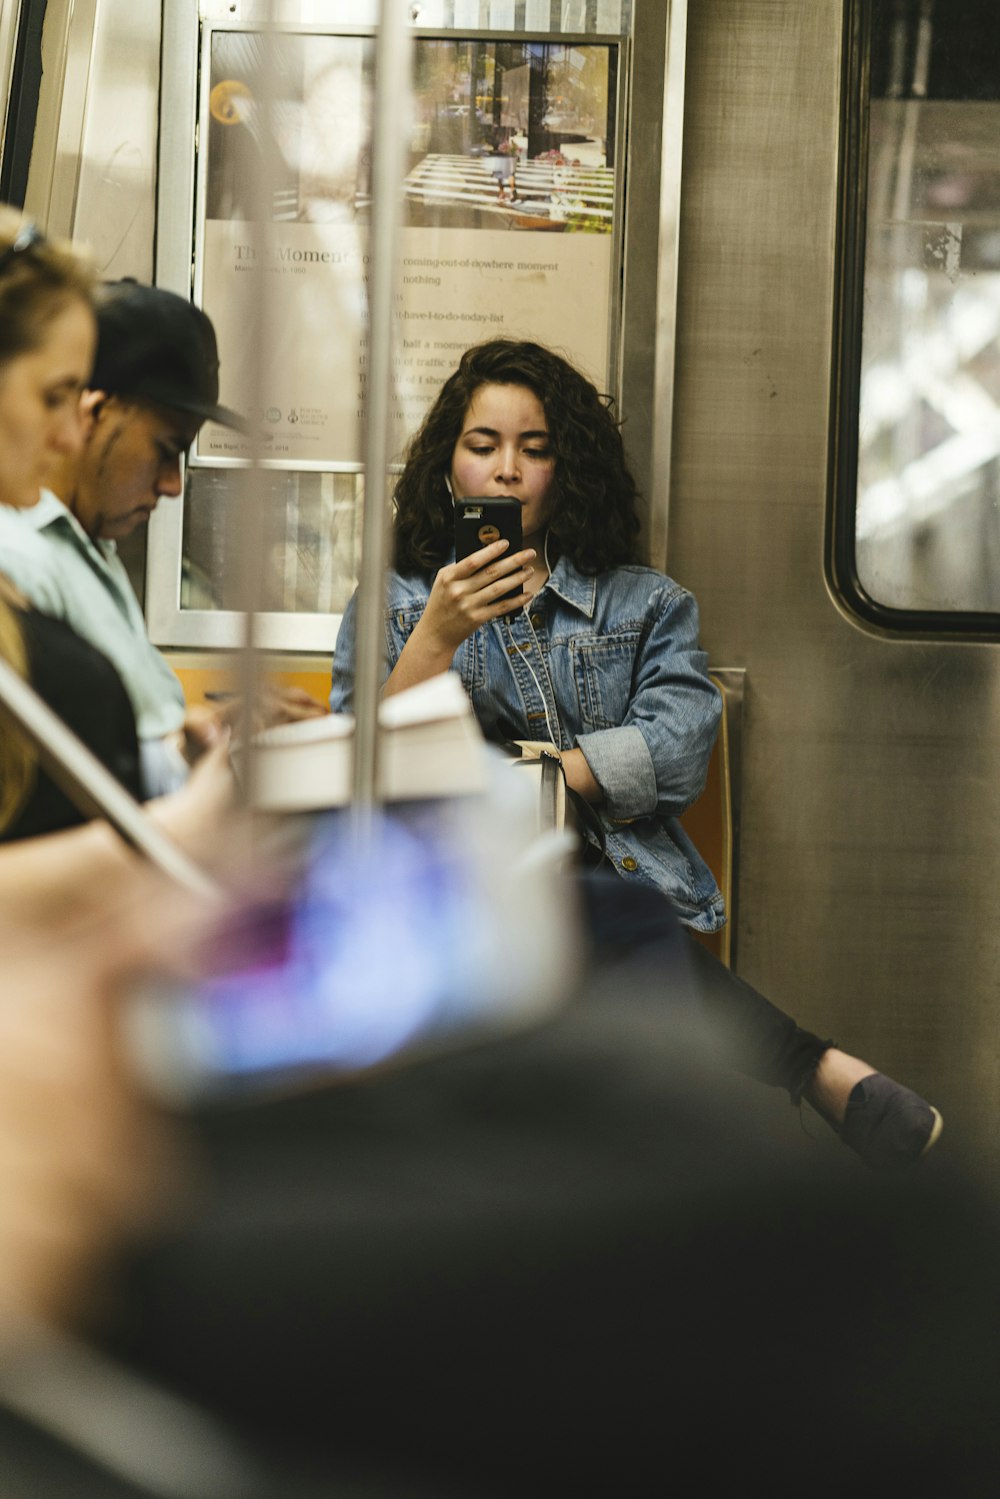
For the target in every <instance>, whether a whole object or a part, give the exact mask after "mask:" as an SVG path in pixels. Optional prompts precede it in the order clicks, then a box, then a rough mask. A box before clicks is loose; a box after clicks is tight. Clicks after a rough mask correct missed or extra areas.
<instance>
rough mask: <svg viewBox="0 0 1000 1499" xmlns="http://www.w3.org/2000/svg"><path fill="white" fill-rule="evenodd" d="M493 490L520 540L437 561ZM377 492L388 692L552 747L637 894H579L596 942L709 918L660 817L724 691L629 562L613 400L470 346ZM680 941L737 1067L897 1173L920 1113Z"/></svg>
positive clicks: (657, 585) (717, 909) (526, 350)
mask: <svg viewBox="0 0 1000 1499" xmlns="http://www.w3.org/2000/svg"><path fill="white" fill-rule="evenodd" d="M498 496H508V497H513V498H514V499H516V500H517V501H518V503H519V505H520V506H521V519H522V531H523V536H524V543H525V544H524V546H523V548H522V549H520V550H518V551H516V552H514V553H510V551H509V547H508V543H507V542H506V541H504V540H500V541H495V542H492V543H491V544H490V545H489V546H485V547H483V548H482V549H481V550H480V551H478V552H474V553H472V555H471V556H469V557H466V558H464V559H462V560H461V561H455V560H454V559H455V551H454V541H453V538H454V520H453V506H454V503H455V502H456V501H458V500H462V499H468V498H479V497H498ZM395 502H396V521H395V544H396V549H395V567H394V569H393V570H392V571H391V573H390V577H389V588H388V599H387V607H386V615H385V620H386V646H387V654H388V665H389V674H388V678H387V681H386V684H385V689H384V690H385V692H386V693H394V692H399V691H402V690H403V689H404V688H406V687H412V686H415V685H416V684H417V683H419V682H422V681H425V680H427V678H429V677H431V676H434V675H436V674H437V673H439V672H442V671H448V670H454V671H457V672H458V673H459V674H460V675H461V677H462V680H463V682H464V684H465V687H466V690H467V692H468V693H469V696H470V698H471V700H472V704H473V707H474V709H475V712H476V716H477V718H478V720H479V722H480V724H481V726H482V728H483V731H484V733H485V734H486V737H487V738H488V739H492V740H498V741H506V740H517V741H520V742H522V743H524V742H528V743H531V742H532V741H535V742H537V741H538V740H539V739H541V738H544V739H545V740H546V741H548V742H550V743H551V744H552V745H554V746H555V748H556V750H557V751H558V754H559V757H560V759H561V761H562V765H563V769H564V771H565V774H566V782H567V785H568V786H569V787H570V788H571V789H572V790H573V791H575V792H576V793H577V794H578V795H579V796H580V797H582V798H583V799H584V800H585V801H586V802H587V803H589V804H590V806H591V808H592V810H593V812H594V813H595V814H596V816H597V818H598V819H599V821H600V825H601V830H602V834H603V837H602V839H601V842H602V843H603V844H604V845H605V847H606V853H607V859H608V862H609V863H610V864H611V866H612V867H613V868H614V869H615V871H616V872H617V873H618V874H619V875H620V876H621V877H622V878H623V879H624V880H625V881H626V882H627V883H628V884H630V885H632V887H633V893H632V896H631V898H630V899H629V898H625V899H624V900H623V899H622V898H621V897H622V896H624V891H621V892H620V894H619V897H618V898H615V897H612V898H611V899H610V900H609V899H607V898H602V899H597V900H595V899H593V898H591V900H590V902H589V913H590V916H591V919H592V921H595V920H596V923H597V925H598V927H599V928H600V930H601V932H602V934H603V937H604V939H605V943H606V946H608V947H613V948H614V947H616V948H617V949H618V950H620V948H621V945H622V942H623V941H626V942H627V941H630V940H634V941H649V940H655V932H656V930H657V928H658V927H659V928H661V929H662V925H663V921H664V916H663V912H662V909H661V906H662V903H658V902H657V901H656V897H655V896H654V895H651V893H650V892H651V891H656V892H660V893H661V894H663V895H666V896H667V897H668V898H669V900H670V902H671V904H672V906H673V907H674V909H675V910H676V912H677V914H678V916H679V917H680V920H681V921H682V922H683V923H684V924H685V925H686V926H688V927H691V928H693V929H694V930H696V931H715V930H717V928H718V927H720V926H721V925H722V923H723V922H724V920H725V913H724V910H723V902H722V896H721V894H720V892H719V889H718V887H717V885H716V883H715V880H714V879H713V877H712V874H711V872H710V871H709V869H708V867H707V865H706V864H705V862H704V860H703V859H702V858H701V856H700V855H699V854H698V852H697V850H696V849H695V848H694V846H693V845H692V844H691V842H690V840H689V839H688V838H687V837H686V835H685V834H684V832H683V829H682V828H681V827H680V825H679V824H678V822H677V820H676V819H677V816H678V814H679V813H681V812H683V811H684V809H685V807H687V806H689V805H690V804H691V802H693V801H694V799H695V797H697V796H698V794H699V793H700V791H701V790H702V787H703V786H704V783H705V776H706V771H707V768H708V759H709V755H710V753H711V750H712V745H713V743H714V740H715V735H716V731H717V728H718V723H719V717H720V712H721V703H720V699H719V694H718V692H717V691H716V688H715V686H714V685H713V683H712V681H711V679H710V678H709V676H708V672H707V669H706V668H707V658H706V656H705V653H704V651H702V650H701V649H700V647H699V645H698V610H697V606H696V604H695V601H694V599H693V598H692V597H691V595H690V594H689V593H686V592H685V590H684V589H682V588H681V587H679V586H678V584H676V583H675V582H673V581H672V579H670V578H668V577H666V576H665V575H664V574H663V573H660V572H657V571H656V570H655V569H653V568H650V567H644V566H641V565H640V564H639V562H638V561H637V559H636V538H637V535H638V531H639V522H638V517H637V515H636V490H635V484H634V482H633V479H632V476H631V475H630V473H629V471H628V468H627V466H626V463H625V456H624V451H623V447H622V441H621V435H620V433H619V430H618V425H617V423H616V422H615V420H614V418H613V416H612V414H611V410H610V403H609V402H608V401H607V400H606V399H605V398H603V397H602V396H601V395H600V394H599V393H598V391H597V390H596V388H595V387H594V386H593V385H592V384H591V382H590V381H589V380H587V379H586V378H585V377H584V376H583V375H582V374H580V373H579V372H578V371H577V370H575V369H574V368H573V367H572V365H570V364H568V363H567V362H566V360H565V359H563V358H561V357H560V356H559V355H558V354H555V353H553V352H552V351H551V350H549V349H544V348H542V347H541V346H540V345H538V344H534V343H525V342H516V341H513V340H509V339H496V340H493V341H491V342H489V343H484V344H480V345H478V346H476V347H474V348H471V349H469V350H467V352H466V353H465V354H464V355H463V356H462V359H461V361H460V363H459V366H458V369H457V370H456V371H455V373H454V374H453V375H451V377H450V378H449V379H448V380H447V381H446V382H445V384H444V387H443V388H442V390H441V393H440V395H439V396H438V398H437V400H436V402H435V403H434V406H433V407H432V409H431V411H430V412H429V413H428V415H427V417H426V419H425V421H424V423H423V426H422V427H421V429H420V431H419V432H418V433H417V436H416V437H415V438H414V440H413V443H412V445H411V447H410V450H409V453H408V455H407V461H406V465H405V468H404V470H403V474H402V476H401V478H400V480H399V483H398V485H397V487H396V495H395ZM512 586H513V588H514V596H513V597H511V596H510V593H511V589H512ZM354 636H355V611H354V601H353V600H352V602H351V604H350V605H348V608H347V611H346V613H345V615H344V620H343V624H342V625H341V629H340V634H339V636H338V639H337V649H336V654H335V657H334V663H333V687H332V692H331V697H330V705H331V707H332V708H333V710H334V712H338V711H345V710H348V709H349V708H350V706H351V703H352V697H353V677H354V643H355V642H354ZM636 887H638V888H636ZM643 887H645V889H644V890H643ZM606 895H607V892H606V891H605V892H604V896H605V897H606ZM691 947H692V952H691V959H692V962H694V963H695V965H696V968H697V971H698V980H699V990H700V993H701V994H702V996H703V999H704V1003H705V1005H706V1007H708V1008H709V1009H710V1010H711V1011H712V1013H713V1015H714V1017H715V1018H716V1020H717V1021H718V1022H720V1023H721V1025H722V1027H723V1029H724V1030H725V1031H726V1032H728V1034H729V1036H730V1037H731V1040H732V1044H733V1048H734V1054H735V1056H736V1058H737V1060H738V1065H740V1066H741V1067H742V1068H743V1070H745V1071H747V1072H749V1073H751V1074H752V1075H753V1076H755V1077H757V1078H758V1079H760V1080H761V1081H763V1082H767V1083H769V1084H772V1085H776V1086H783V1087H785V1088H787V1089H788V1091H789V1093H790V1095H791V1097H792V1099H793V1101H794V1102H798V1101H799V1100H800V1099H801V1098H803V1097H805V1098H808V1099H809V1101H810V1102H811V1103H813V1104H814V1106H815V1107H816V1108H817V1110H818V1111H819V1112H820V1113H821V1114H822V1115H823V1116H824V1117H825V1118H826V1119H827V1120H828V1121H829V1122H830V1123H831V1124H832V1125H833V1127H834V1128H835V1129H836V1130H838V1132H839V1133H840V1135H841V1137H842V1138H843V1140H844V1141H845V1143H846V1144H848V1145H850V1146H851V1147H852V1148H853V1149H855V1150H856V1151H857V1152H858V1154H860V1155H861V1156H862V1157H863V1158H864V1159H865V1160H866V1161H867V1162H868V1164H869V1165H872V1166H875V1167H877V1168H885V1169H893V1168H898V1167H900V1166H904V1165H908V1164H910V1163H911V1162H912V1161H914V1160H916V1159H918V1158H919V1157H920V1156H921V1155H922V1154H923V1153H924V1152H925V1151H926V1150H927V1149H929V1147H930V1146H931V1145H932V1144H933V1143H934V1141H935V1139H936V1138H937V1135H938V1134H939V1132H940V1128H941V1116H940V1115H939V1114H938V1112H937V1110H936V1109H933V1108H932V1107H931V1106H930V1105H929V1104H927V1103H925V1101H924V1100H923V1099H922V1098H919V1097H918V1096H917V1095H916V1094H915V1093H913V1092H911V1091H910V1090H909V1089H908V1088H902V1087H900V1085H899V1084H898V1083H895V1082H893V1081H892V1079H891V1078H888V1077H884V1076H883V1075H882V1074H881V1073H877V1072H876V1071H875V1069H874V1068H873V1067H871V1066H869V1064H868V1063H867V1062H863V1061H861V1060H860V1059H858V1058H857V1057H852V1056H850V1055H849V1054H848V1053H846V1052H843V1051H841V1050H840V1049H839V1048H838V1047H836V1046H834V1045H833V1044H832V1043H831V1042H830V1041H824V1040H821V1039H820V1038H819V1037H818V1036H814V1035H812V1034H810V1033H809V1032H807V1031H803V1030H801V1029H800V1027H799V1026H797V1025H796V1024H795V1022H794V1021H793V1020H792V1019H791V1018H790V1017H789V1016H787V1015H785V1014H783V1013H782V1012H781V1011H780V1010H778V1009H776V1008H775V1006H773V1005H772V1004H771V1003H770V1002H769V1001H768V1000H766V999H765V998H764V997H763V995H761V994H758V993H757V992H756V991H755V990H753V989H751V988H750V987H749V985H747V984H744V983H743V982H742V981H741V980H740V979H738V978H736V977H735V976H734V975H732V974H730V973H729V972H728V970H726V969H724V968H723V967H722V965H721V964H718V963H716V962H715V960H714V959H712V958H711V957H710V955H709V954H708V953H706V952H705V950H704V949H703V948H701V947H698V946H696V945H695V944H691Z"/></svg>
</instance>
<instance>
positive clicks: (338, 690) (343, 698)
mask: <svg viewBox="0 0 1000 1499" xmlns="http://www.w3.org/2000/svg"><path fill="white" fill-rule="evenodd" d="M357 606H358V595H357V590H355V592H354V593H353V594H352V595H351V598H350V601H349V603H348V605H347V608H346V609H345V610H344V617H343V619H342V620H341V621H340V629H339V630H338V631H337V644H336V646H335V648H334V652H333V669H332V672H331V686H330V712H331V713H352V712H353V711H354V652H355V649H356V647H357Z"/></svg>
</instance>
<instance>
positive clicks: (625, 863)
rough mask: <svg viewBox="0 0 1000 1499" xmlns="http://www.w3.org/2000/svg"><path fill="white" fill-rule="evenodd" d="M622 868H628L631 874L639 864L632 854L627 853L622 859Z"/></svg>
mask: <svg viewBox="0 0 1000 1499" xmlns="http://www.w3.org/2000/svg"><path fill="white" fill-rule="evenodd" d="M622 868H623V869H627V870H628V872H629V874H631V873H632V871H633V869H638V868H639V866H638V864H637V863H636V861H635V860H634V859H633V857H632V855H631V854H626V855H625V857H624V859H623V860H622Z"/></svg>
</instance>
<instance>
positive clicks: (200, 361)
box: [90, 278, 246, 431]
mask: <svg viewBox="0 0 1000 1499" xmlns="http://www.w3.org/2000/svg"><path fill="white" fill-rule="evenodd" d="M90 386H91V389H92V390H104V391H107V393H108V395H120V396H124V397H126V398H128V397H132V398H134V399H136V400H140V401H153V402H155V403H156V404H157V405H158V406H169V407H170V408H171V410H173V411H185V412H190V413H191V415H192V416H200V417H201V419H202V420H203V421H210V422H221V423H222V424H223V426H226V427H235V428H236V430H237V431H242V430H244V428H245V426H246V423H245V422H244V420H243V418H242V417H241V416H238V415H237V413H236V412H235V411H230V410H229V409H228V408H227V407H226V406H220V405H219V350H218V347H217V345H216V342H215V329H214V328H213V327H212V324H211V321H210V319H209V318H208V317H207V316H206V314H205V313H204V312H202V310H201V308H200V307H195V305H194V303H193V302H188V301H186V300H185V298H184V297H178V296H177V295H176V294H175V293H174V292H172V291H163V290H162V289H161V288H160V287H158V286H143V285H142V284H141V283H140V282H138V281H133V280H132V279H131V278H126V279H124V280H122V281H106V282H105V283H104V284H103V286H101V287H100V288H99V289H98V293H97V355H96V357H95V360H94V370H93V374H92V375H91V377H90Z"/></svg>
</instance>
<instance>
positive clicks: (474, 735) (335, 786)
mask: <svg viewBox="0 0 1000 1499" xmlns="http://www.w3.org/2000/svg"><path fill="white" fill-rule="evenodd" d="M379 723H380V725H381V727H382V729H383V730H384V731H385V732H384V733H383V734H382V736H381V743H380V751H379V793H380V795H381V796H382V797H383V798H384V799H385V800H386V801H409V800H414V801H415V800H420V799H423V798H427V797H437V796H460V795H464V794H466V793H468V792H474V791H482V790H483V789H484V787H485V785H486V781H487V773H488V772H487V760H486V757H487V750H486V745H485V741H484V739H483V736H482V734H481V732H480V729H479V725H478V724H477V723H476V719H475V716H474V714H473V712H472V705H471V704H470V702H469V699H468V698H467V697H466V695H465V691H464V689H463V687H462V683H461V681H460V679H459V678H458V677H457V676H456V675H455V673H454V672H444V673H443V674H442V675H441V676H438V677H432V678H431V679H430V680H429V681H427V682H421V683H420V685H419V686H417V687H411V688H409V690H408V691H406V692H400V693H397V694H396V695H395V696H393V697H389V698H386V700H385V701H384V702H383V703H382V704H381V705H380V707H379ZM254 751H255V759H254V777H255V793H254V802H255V804H256V805H257V806H258V807H261V808H263V809H264V810H266V811H271V812H306V811H313V810H319V809H320V808H323V807H341V806H344V805H346V803H348V802H349V801H350V800H351V792H352V788H353V756H354V719H353V717H352V716H351V714H349V713H331V714H328V715H327V717H326V718H308V719H304V720H303V721H302V722H301V723H290V724H281V725H279V726H278V727H277V728H274V729H267V730H265V731H264V733H262V734H258V735H257V736H256V737H255V739H254Z"/></svg>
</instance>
